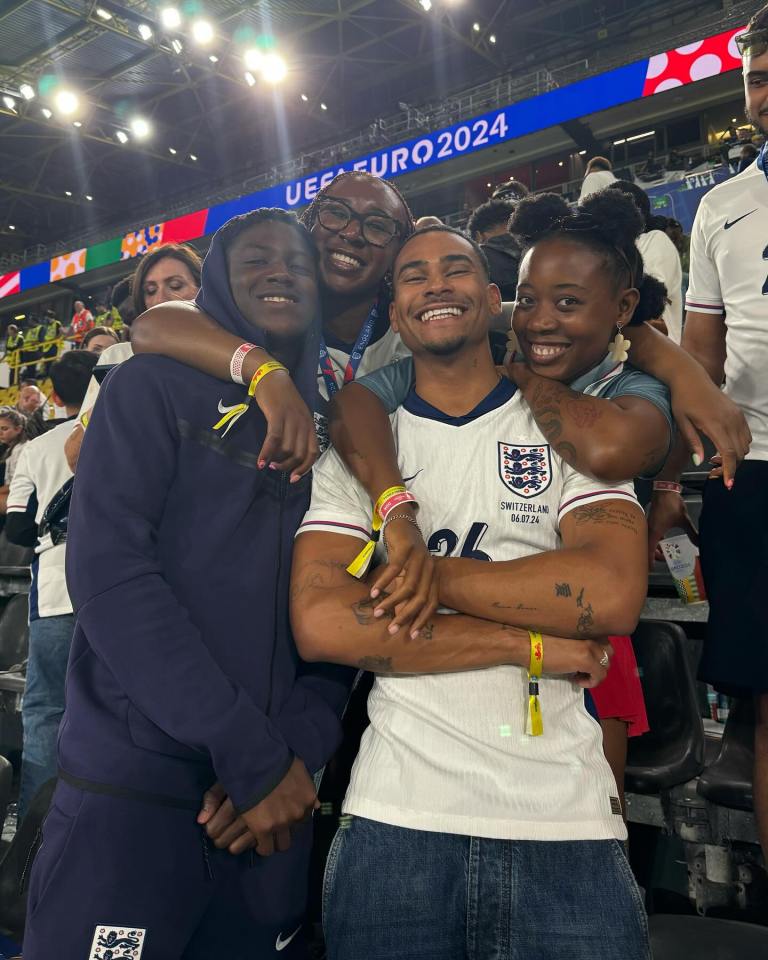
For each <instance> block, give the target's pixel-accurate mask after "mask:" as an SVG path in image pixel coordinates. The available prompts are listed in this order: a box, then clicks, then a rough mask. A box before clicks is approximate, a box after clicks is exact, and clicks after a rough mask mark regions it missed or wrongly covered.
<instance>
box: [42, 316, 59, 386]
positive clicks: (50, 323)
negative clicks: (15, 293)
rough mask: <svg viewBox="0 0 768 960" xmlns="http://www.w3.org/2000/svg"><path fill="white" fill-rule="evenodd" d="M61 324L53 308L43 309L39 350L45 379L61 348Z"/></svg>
mask: <svg viewBox="0 0 768 960" xmlns="http://www.w3.org/2000/svg"><path fill="white" fill-rule="evenodd" d="M62 328H63V324H62V323H61V321H60V320H59V319H58V318H57V317H56V314H55V313H54V312H53V310H50V309H49V310H46V311H45V322H44V323H43V324H42V326H41V337H40V339H41V342H42V349H41V351H40V357H41V360H42V363H41V365H40V366H41V374H42V377H43V379H46V378H47V376H48V374H49V372H50V368H51V364H52V363H53V361H54V360H55V359H56V357H57V356H58V355H59V351H60V349H61V331H62Z"/></svg>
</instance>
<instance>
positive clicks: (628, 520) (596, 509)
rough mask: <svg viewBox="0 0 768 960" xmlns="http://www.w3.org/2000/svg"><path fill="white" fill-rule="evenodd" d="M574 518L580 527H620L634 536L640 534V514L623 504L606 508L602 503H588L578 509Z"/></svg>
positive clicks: (574, 512)
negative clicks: (585, 525) (587, 525)
mask: <svg viewBox="0 0 768 960" xmlns="http://www.w3.org/2000/svg"><path fill="white" fill-rule="evenodd" d="M572 516H573V519H574V521H575V522H576V524H577V525H578V526H583V525H584V524H587V523H588V524H591V525H593V526H606V527H620V528H621V529H622V530H626V531H628V532H630V533H634V534H637V533H639V532H640V526H639V520H640V515H639V513H638V512H637V510H636V509H633V508H632V507H630V506H624V505H623V504H615V505H612V506H610V507H606V506H603V505H602V504H600V503H587V504H585V505H584V506H583V507H576V509H575V510H574V511H573V514H572Z"/></svg>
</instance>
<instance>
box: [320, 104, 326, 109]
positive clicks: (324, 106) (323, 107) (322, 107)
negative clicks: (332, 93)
mask: <svg viewBox="0 0 768 960" xmlns="http://www.w3.org/2000/svg"><path fill="white" fill-rule="evenodd" d="M320 109H321V110H327V109H328V106H327V105H326V104H325V103H321V104H320Z"/></svg>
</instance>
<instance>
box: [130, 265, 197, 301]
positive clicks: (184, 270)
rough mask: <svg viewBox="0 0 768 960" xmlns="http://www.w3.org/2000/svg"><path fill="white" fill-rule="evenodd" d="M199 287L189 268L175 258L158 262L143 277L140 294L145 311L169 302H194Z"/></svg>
mask: <svg viewBox="0 0 768 960" xmlns="http://www.w3.org/2000/svg"><path fill="white" fill-rule="evenodd" d="M198 289H199V287H198V286H197V283H195V279H194V277H193V276H192V274H191V273H190V271H189V267H188V266H187V265H186V263H183V262H182V261H181V260H177V259H176V258H175V257H163V259H162V260H158V261H157V263H155V264H154V265H153V266H152V268H151V269H150V270H148V271H147V273H146V276H145V277H144V283H143V285H142V289H141V293H142V296H143V298H144V304H145V309H146V310H149V308H150V307H156V306H157V305H158V303H167V302H168V301H169V300H194V299H195V297H196V296H197V291H198Z"/></svg>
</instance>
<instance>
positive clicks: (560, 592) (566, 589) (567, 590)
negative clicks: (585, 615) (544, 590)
mask: <svg viewBox="0 0 768 960" xmlns="http://www.w3.org/2000/svg"><path fill="white" fill-rule="evenodd" d="M570 595H571V585H570V583H556V584H555V596H556V597H570Z"/></svg>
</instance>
